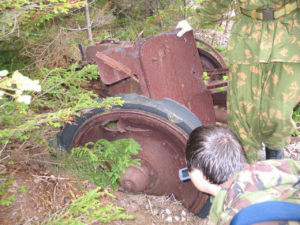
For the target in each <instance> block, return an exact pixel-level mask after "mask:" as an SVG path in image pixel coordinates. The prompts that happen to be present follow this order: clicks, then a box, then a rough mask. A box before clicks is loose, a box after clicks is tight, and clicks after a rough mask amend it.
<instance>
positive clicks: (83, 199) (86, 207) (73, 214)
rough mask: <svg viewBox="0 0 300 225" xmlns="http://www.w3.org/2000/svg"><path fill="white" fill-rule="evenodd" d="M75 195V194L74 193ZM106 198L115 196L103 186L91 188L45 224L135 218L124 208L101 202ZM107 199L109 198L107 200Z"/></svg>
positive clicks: (73, 224)
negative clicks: (102, 187)
mask: <svg viewBox="0 0 300 225" xmlns="http://www.w3.org/2000/svg"><path fill="white" fill-rule="evenodd" d="M73 196H74V195H73ZM104 198H114V195H112V194H111V193H109V192H108V191H106V190H104V191H102V190H101V188H96V189H94V190H89V191H87V192H86V193H84V194H83V195H82V196H80V197H79V198H77V199H75V196H74V199H73V201H72V203H71V204H70V205H69V206H67V207H65V208H64V209H63V210H62V211H61V212H59V213H55V214H53V215H52V216H51V217H50V218H49V219H48V220H46V221H45V222H44V223H42V224H43V225H63V224H66V225H85V224H95V223H97V222H98V223H109V222H111V221H113V220H118V219H122V220H125V219H133V216H131V215H127V214H125V213H123V211H124V209H123V208H121V207H118V206H115V205H113V204H107V203H106V204H105V203H104V202H101V200H103V199H104ZM106 201H107V200H106Z"/></svg>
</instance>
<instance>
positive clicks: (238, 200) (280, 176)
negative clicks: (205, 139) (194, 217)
mask: <svg viewBox="0 0 300 225" xmlns="http://www.w3.org/2000/svg"><path fill="white" fill-rule="evenodd" d="M222 187H223V189H222V191H220V192H219V193H218V195H217V196H216V197H215V199H214V200H213V203H212V207H211V211H210V215H209V219H210V221H211V224H213V223H214V224H220V225H221V224H229V223H230V221H231V219H232V218H233V217H234V215H235V214H236V213H237V212H239V211H240V210H241V209H242V208H244V207H247V206H248V205H251V204H254V203H258V202H263V201H269V200H277V201H290V202H295V203H300V163H299V162H298V161H294V160H291V159H286V160H268V161H261V162H257V163H254V164H251V165H248V166H246V167H245V168H244V169H243V170H242V171H241V172H239V173H238V174H237V175H236V176H235V177H234V178H232V179H231V180H229V181H227V182H226V183H225V184H222Z"/></svg>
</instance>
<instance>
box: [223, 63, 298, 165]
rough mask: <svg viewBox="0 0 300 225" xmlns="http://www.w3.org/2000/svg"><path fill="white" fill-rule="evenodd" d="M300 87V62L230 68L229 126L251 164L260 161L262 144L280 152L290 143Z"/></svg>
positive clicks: (235, 65)
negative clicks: (258, 153)
mask: <svg viewBox="0 0 300 225" xmlns="http://www.w3.org/2000/svg"><path fill="white" fill-rule="evenodd" d="M299 87H300V64H299V63H278V62H277V63H261V64H256V65H253V64H252V65H251V64H250V65H245V64H233V65H231V66H230V71H229V77H228V91H227V114H228V124H229V127H230V129H232V131H233V132H234V133H235V134H236V135H237V136H238V138H239V139H240V141H241V143H242V145H243V147H244V150H245V153H246V156H247V159H248V161H249V162H253V161H257V160H258V155H257V152H258V151H259V150H260V149H262V143H264V144H265V146H266V147H268V148H270V149H274V150H279V149H282V148H283V147H284V146H285V145H287V144H288V143H289V142H290V137H291V133H292V132H293V131H294V129H295V123H294V121H293V119H292V114H293V108H294V106H295V105H296V104H297V102H298V101H299V99H298V97H299V94H300V89H299Z"/></svg>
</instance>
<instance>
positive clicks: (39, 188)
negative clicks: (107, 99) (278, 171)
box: [0, 137, 300, 225]
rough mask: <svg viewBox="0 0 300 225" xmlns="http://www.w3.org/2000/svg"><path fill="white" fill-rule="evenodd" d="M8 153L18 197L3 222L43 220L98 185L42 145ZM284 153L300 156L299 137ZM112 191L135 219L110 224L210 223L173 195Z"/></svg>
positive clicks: (2, 213)
mask: <svg viewBox="0 0 300 225" xmlns="http://www.w3.org/2000/svg"><path fill="white" fill-rule="evenodd" d="M5 155H6V157H3V158H2V159H1V164H0V175H1V176H2V177H3V176H5V177H7V178H8V177H11V178H13V184H12V185H10V187H9V189H8V194H10V195H14V196H15V201H12V204H10V205H9V206H0V224H2V225H17V224H20V225H21V224H22V225H23V224H24V225H25V224H41V222H43V221H44V220H45V219H47V218H48V217H49V216H50V215H51V214H53V213H57V212H59V211H60V210H61V209H63V208H64V207H65V206H67V205H68V204H69V203H70V202H71V200H72V195H71V192H72V193H73V196H74V195H75V196H76V197H78V196H80V195H82V193H83V192H84V191H86V190H89V189H91V188H95V185H93V184H91V183H89V182H88V181H86V180H78V179H76V178H73V177H71V176H68V175H67V173H65V172H63V171H60V172H58V170H57V169H56V167H57V162H56V161H55V160H54V159H53V157H52V156H51V155H50V153H49V152H43V150H42V149H35V150H28V151H26V150H25V151H24V150H22V151H16V150H11V151H10V150H7V151H6V154H5ZM261 157H264V156H261ZM285 157H286V158H293V159H295V160H300V139H299V138H297V137H296V138H293V139H292V142H291V144H290V145H288V146H287V147H286V148H285ZM11 162H13V163H11ZM0 183H1V182H0ZM110 192H111V193H112V194H113V195H115V198H111V199H109V200H108V199H107V198H105V199H103V201H104V202H107V201H108V202H109V203H112V204H114V205H116V206H119V207H122V208H124V209H125V211H124V212H125V213H127V214H129V215H133V216H134V219H133V220H115V221H113V222H111V223H108V224H125V225H127V224H128V225H129V224H143V225H156V224H187V225H189V224H190V225H192V224H193V225H205V224H206V223H207V220H206V219H201V218H199V217H197V216H195V215H193V214H192V213H190V212H188V210H187V209H186V208H184V206H183V205H182V204H181V202H179V201H176V200H175V199H174V198H172V196H150V195H146V194H131V193H126V192H124V191H122V189H121V188H119V189H117V190H115V191H110ZM101 201H102V200H101ZM92 224H99V223H92Z"/></svg>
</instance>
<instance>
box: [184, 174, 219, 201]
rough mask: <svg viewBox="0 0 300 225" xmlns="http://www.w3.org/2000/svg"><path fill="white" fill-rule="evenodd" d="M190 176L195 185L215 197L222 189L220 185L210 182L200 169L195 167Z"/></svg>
mask: <svg viewBox="0 0 300 225" xmlns="http://www.w3.org/2000/svg"><path fill="white" fill-rule="evenodd" d="M189 176H190V178H191V181H192V182H193V184H194V186H195V187H196V188H197V189H198V190H199V191H201V192H205V193H207V194H210V195H212V196H213V197H215V196H216V195H217V194H218V193H219V191H220V190H221V187H220V186H219V185H216V184H212V183H210V182H209V181H208V180H207V179H206V177H205V176H204V175H203V173H202V172H201V171H200V170H198V169H193V170H192V171H191V172H189Z"/></svg>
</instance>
